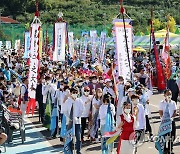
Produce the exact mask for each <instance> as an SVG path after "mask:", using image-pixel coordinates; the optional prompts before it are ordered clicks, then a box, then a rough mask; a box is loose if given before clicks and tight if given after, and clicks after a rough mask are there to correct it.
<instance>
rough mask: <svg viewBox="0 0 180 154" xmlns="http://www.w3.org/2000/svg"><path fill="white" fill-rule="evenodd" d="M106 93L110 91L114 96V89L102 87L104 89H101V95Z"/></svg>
mask: <svg viewBox="0 0 180 154" xmlns="http://www.w3.org/2000/svg"><path fill="white" fill-rule="evenodd" d="M106 93H110V94H111V95H112V97H113V98H115V97H116V95H115V93H114V90H113V89H112V88H109V87H104V89H103V95H104V94H106Z"/></svg>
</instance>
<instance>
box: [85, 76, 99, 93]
mask: <svg viewBox="0 0 180 154" xmlns="http://www.w3.org/2000/svg"><path fill="white" fill-rule="evenodd" d="M91 80H92V81H91V82H90V83H89V84H88V87H89V88H90V95H93V94H94V93H95V91H96V89H97V88H101V86H100V84H99V83H98V79H97V77H96V76H92V77H91Z"/></svg>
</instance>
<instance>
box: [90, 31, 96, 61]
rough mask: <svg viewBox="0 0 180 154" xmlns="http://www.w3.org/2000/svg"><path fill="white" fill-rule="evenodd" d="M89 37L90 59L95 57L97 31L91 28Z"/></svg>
mask: <svg viewBox="0 0 180 154" xmlns="http://www.w3.org/2000/svg"><path fill="white" fill-rule="evenodd" d="M90 37H91V46H92V61H94V59H95V58H96V56H97V55H96V39H97V31H96V30H92V31H90Z"/></svg>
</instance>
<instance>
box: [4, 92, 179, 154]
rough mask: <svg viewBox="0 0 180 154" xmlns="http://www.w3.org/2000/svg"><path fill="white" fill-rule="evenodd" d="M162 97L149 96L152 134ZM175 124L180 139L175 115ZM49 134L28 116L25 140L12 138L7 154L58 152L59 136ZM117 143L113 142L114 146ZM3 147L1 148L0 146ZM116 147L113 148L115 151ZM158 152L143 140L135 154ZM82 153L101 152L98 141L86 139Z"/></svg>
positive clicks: (60, 146)
mask: <svg viewBox="0 0 180 154" xmlns="http://www.w3.org/2000/svg"><path fill="white" fill-rule="evenodd" d="M162 99H163V95H161V94H159V95H153V96H152V97H151V98H150V109H151V112H152V114H151V118H150V122H151V126H152V130H153V134H154V135H156V134H157V132H158V128H159V124H160V118H159V114H158V105H159V102H160V101H161V100H162ZM175 120H176V126H177V136H179V141H180V117H179V116H177V117H176V119H175ZM49 135H50V134H49V132H48V131H47V130H46V129H45V128H43V127H42V124H40V123H39V122H38V116H37V115H35V116H34V117H31V116H30V117H29V118H28V123H27V125H26V141H25V143H24V144H21V140H20V139H16V140H14V141H13V142H12V143H11V144H9V145H7V152H6V153H7V154H34V153H39V154H51V153H60V151H62V149H63V145H62V143H60V141H59V138H56V139H52V140H47V139H46V137H48V136H49ZM116 147H117V144H115V148H116ZM1 149H3V148H1ZM115 151H116V149H114V153H115ZM152 153H153V154H158V151H157V150H156V149H155V147H154V143H153V142H145V143H144V144H143V145H142V146H140V147H139V148H138V151H137V154H152ZM174 153H175V154H180V142H177V143H175V145H174ZM82 154H101V147H100V143H97V144H95V143H90V142H89V141H86V142H85V143H83V148H82Z"/></svg>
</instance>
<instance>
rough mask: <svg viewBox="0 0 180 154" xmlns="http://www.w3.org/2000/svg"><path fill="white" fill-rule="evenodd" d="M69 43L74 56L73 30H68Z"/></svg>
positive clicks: (70, 51) (71, 53)
mask: <svg viewBox="0 0 180 154" xmlns="http://www.w3.org/2000/svg"><path fill="white" fill-rule="evenodd" d="M68 43H69V53H70V55H71V57H73V56H74V34H73V32H68Z"/></svg>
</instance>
